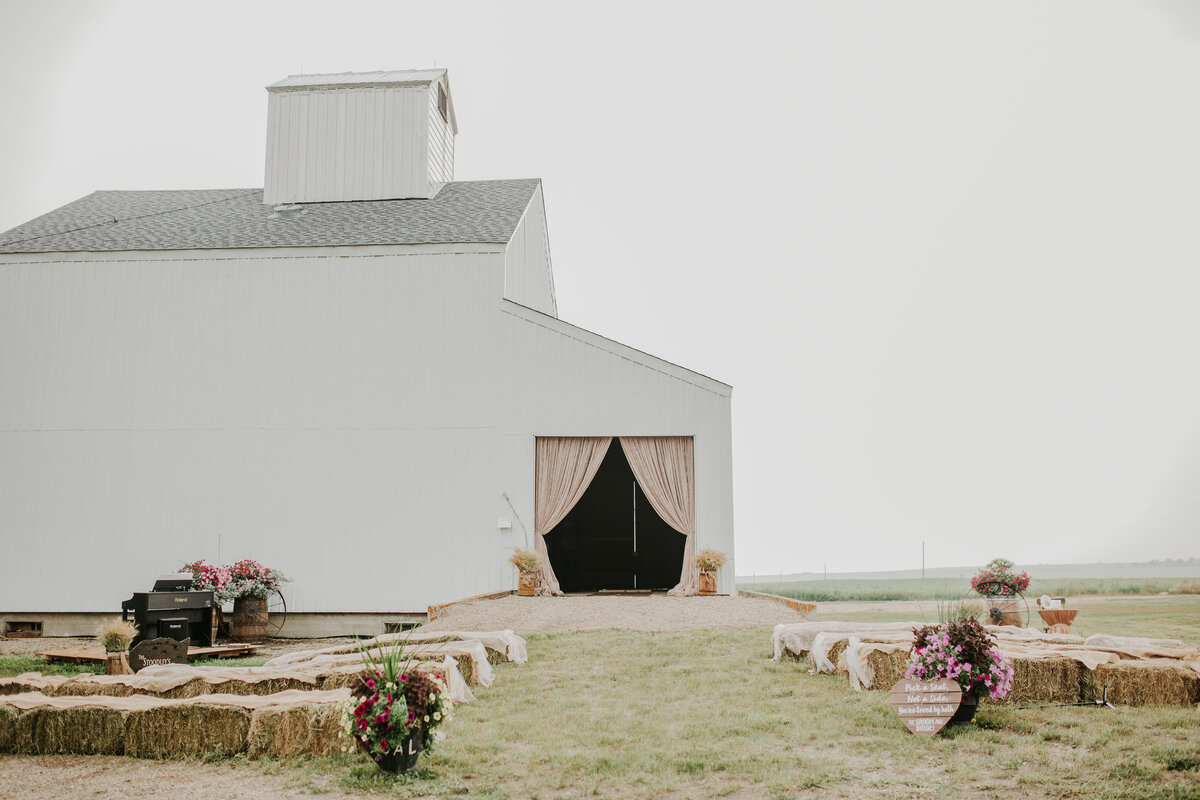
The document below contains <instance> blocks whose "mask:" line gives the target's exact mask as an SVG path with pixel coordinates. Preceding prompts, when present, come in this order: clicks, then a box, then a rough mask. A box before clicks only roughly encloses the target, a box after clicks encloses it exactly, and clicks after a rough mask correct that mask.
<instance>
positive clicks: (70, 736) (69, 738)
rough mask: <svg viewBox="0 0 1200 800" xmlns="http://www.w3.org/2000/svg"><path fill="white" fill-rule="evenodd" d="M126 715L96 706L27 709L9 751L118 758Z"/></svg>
mask: <svg viewBox="0 0 1200 800" xmlns="http://www.w3.org/2000/svg"><path fill="white" fill-rule="evenodd" d="M128 714H129V712H128V711H123V710H121V709H116V708H101V707H99V706H77V707H75V708H53V707H49V706H45V707H41V708H31V709H29V710H28V711H25V712H24V713H23V714H21V715H20V717H18V718H17V724H16V730H15V732H14V737H13V745H12V749H13V752H16V753H22V754H25V755H56V754H72V755H87V756H92V755H110V756H113V755H121V753H123V752H124V751H125V722H126V718H127V716H128Z"/></svg>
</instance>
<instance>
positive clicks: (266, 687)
mask: <svg viewBox="0 0 1200 800" xmlns="http://www.w3.org/2000/svg"><path fill="white" fill-rule="evenodd" d="M209 688H210V690H211V691H212V692H213V693H214V694H239V695H251V694H254V695H265V694H278V693H279V692H286V691H288V690H289V689H300V690H304V691H312V690H313V689H316V688H317V686H316V684H314V683H310V682H307V681H302V680H300V679H299V678H292V677H279V678H266V679H263V680H258V681H249V680H242V679H240V678H233V679H231V680H227V681H223V682H221V683H214V684H209Z"/></svg>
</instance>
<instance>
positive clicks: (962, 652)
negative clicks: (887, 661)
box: [904, 617, 1013, 725]
mask: <svg viewBox="0 0 1200 800" xmlns="http://www.w3.org/2000/svg"><path fill="white" fill-rule="evenodd" d="M904 677H905V678H909V679H916V680H920V681H935V680H938V679H939V678H950V679H951V680H954V681H957V682H958V685H959V686H960V687H961V688H962V703H961V705H959V708H958V713H956V714H955V715H954V717H953V719H951V720H950V724H952V725H954V724H959V725H962V724H968V723H971V722H974V721H975V709H976V707H977V705H978V703H979V698H980V697H982V696H983V695H984V694H985V693H986V694H987V695H988V696H989V697H992V698H995V699H1000V698H1002V697H1006V696H1008V692H1009V690H1010V689H1012V681H1013V667H1012V662H1010V661H1009V660H1008V659H1007V658H1005V657H1004V655H1003V654H1002V653H1001V652H1000V650H999V649H998V648H997V647H996V640H995V639H994V638H992V635H991V634H990V633H988V632H987V631H986V630H985V629H984V627H983V626H982V625H980V624H979V621H978V620H976V619H975V618H973V617H967V618H965V619H960V620H954V621H952V622H945V623H941V624H939V625H926V626H924V627H921V628H916V629H914V630H913V648H912V650H911V653H910V660H909V665H908V670H907V671H906V672H905V673H904Z"/></svg>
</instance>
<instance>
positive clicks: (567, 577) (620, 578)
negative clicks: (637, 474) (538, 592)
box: [546, 437, 685, 592]
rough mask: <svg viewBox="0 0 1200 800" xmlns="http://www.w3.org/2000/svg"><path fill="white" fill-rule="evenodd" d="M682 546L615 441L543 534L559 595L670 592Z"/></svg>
mask: <svg viewBox="0 0 1200 800" xmlns="http://www.w3.org/2000/svg"><path fill="white" fill-rule="evenodd" d="M684 544H685V537H684V536H683V534H681V533H679V532H678V531H676V530H675V529H674V528H672V527H671V526H670V525H668V524H667V523H666V522H664V521H663V519H662V518H661V517H659V516H658V512H656V511H655V510H654V507H653V506H651V505H650V501H649V500H647V499H646V495H645V494H643V493H642V490H641V487H640V486H638V485H637V480H636V479H635V478H634V477H633V470H632V469H630V468H629V462H628V461H627V460H626V459H625V451H624V450H622V449H621V444H620V442H618V441H617V439H616V437H614V438H613V440H612V444H611V445H609V448H608V453H607V455H605V457H604V462H603V463H602V464H601V465H600V469H599V471H597V472H596V477H595V478H593V479H592V483H591V485H590V486H588V488H587V491H586V492H584V495H583V497H582V498H580V500H579V502H578V503H577V504H576V505H575V507H574V508H573V509H571V512H570V513H569V514H567V516H566V519H564V520H563V521H562V522H560V523H558V525H556V526H555V527H554V530H552V531H550V533H549V534H548V535H547V536H546V548H547V550H548V551H549V552H550V564H551V565H552V566H553V567H554V574H555V575H556V576H558V582H559V585H560V586H561V587H562V590H563V591H564V592H594V591H597V590H600V589H670V588H671V587H672V586H674V585H675V584H677V583H679V572H680V570H681V569H682V568H683V546H684Z"/></svg>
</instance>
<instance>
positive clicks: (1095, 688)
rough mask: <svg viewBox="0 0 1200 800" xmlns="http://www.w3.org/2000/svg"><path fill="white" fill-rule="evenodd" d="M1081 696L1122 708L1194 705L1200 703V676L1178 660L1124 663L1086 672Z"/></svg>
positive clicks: (1152, 659)
mask: <svg viewBox="0 0 1200 800" xmlns="http://www.w3.org/2000/svg"><path fill="white" fill-rule="evenodd" d="M1106 689H1107V694H1106V692H1105V690H1106ZM1080 695H1081V698H1082V699H1083V700H1085V701H1094V700H1101V699H1107V700H1108V702H1110V703H1112V704H1113V705H1122V706H1151V705H1164V706H1175V705H1190V704H1192V703H1196V702H1200V674H1198V673H1197V672H1196V671H1195V670H1193V669H1190V668H1188V667H1186V666H1184V665H1183V664H1181V663H1180V662H1179V661H1178V660H1176V659H1168V658H1151V659H1146V660H1131V659H1122V660H1121V661H1117V662H1115V663H1111V664H1101V665H1099V666H1098V667H1096V669H1095V670H1091V671H1087V670H1085V671H1084V675H1083V678H1082V680H1081V682H1080Z"/></svg>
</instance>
